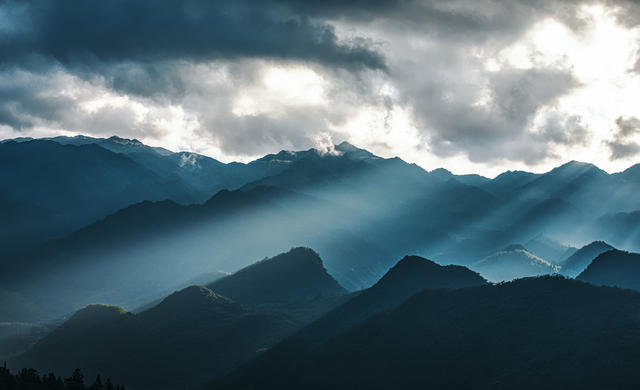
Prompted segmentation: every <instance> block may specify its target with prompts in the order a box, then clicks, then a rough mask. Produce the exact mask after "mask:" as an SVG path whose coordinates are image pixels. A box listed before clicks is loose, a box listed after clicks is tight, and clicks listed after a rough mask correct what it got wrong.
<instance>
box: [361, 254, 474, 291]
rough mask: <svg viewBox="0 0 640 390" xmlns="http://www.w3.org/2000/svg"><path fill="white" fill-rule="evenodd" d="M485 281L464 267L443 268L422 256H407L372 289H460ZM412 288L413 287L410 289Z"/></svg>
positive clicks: (449, 266)
mask: <svg viewBox="0 0 640 390" xmlns="http://www.w3.org/2000/svg"><path fill="white" fill-rule="evenodd" d="M484 283H485V280H484V279H483V278H482V277H481V276H480V275H479V274H477V273H476V272H474V271H471V270H470V269H468V268H466V267H462V266H456V265H447V266H442V265H440V264H438V263H436V262H434V261H431V260H428V259H425V258H423V257H420V256H405V257H403V258H402V259H401V260H400V261H398V262H397V263H396V265H394V266H393V267H392V268H391V269H390V270H389V271H388V272H387V273H386V274H385V275H384V276H383V277H382V278H381V279H380V280H379V281H378V283H376V284H375V285H374V287H372V288H379V287H380V286H384V287H385V288H389V287H390V286H392V285H396V286H397V287H399V286H402V288H403V289H406V288H407V286H414V287H413V288H414V289H415V288H418V287H420V288H421V289H424V288H430V287H431V286H432V285H437V287H436V288H458V287H461V286H469V285H481V284H484ZM409 288H411V287H409Z"/></svg>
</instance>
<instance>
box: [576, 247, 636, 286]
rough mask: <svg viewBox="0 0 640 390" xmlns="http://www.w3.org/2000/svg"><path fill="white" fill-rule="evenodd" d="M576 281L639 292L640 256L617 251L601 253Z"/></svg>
mask: <svg viewBox="0 0 640 390" xmlns="http://www.w3.org/2000/svg"><path fill="white" fill-rule="evenodd" d="M576 279H579V280H582V281H585V282H589V283H592V284H596V285H603V286H617V287H622V288H632V289H634V290H638V291H640V254H638V253H629V252H625V251H619V250H617V249H612V250H610V251H607V252H604V253H601V254H600V255H598V257H596V258H595V259H593V261H592V262H591V264H589V266H588V267H587V268H586V269H585V270H584V271H582V272H581V273H580V275H578V276H577V277H576Z"/></svg>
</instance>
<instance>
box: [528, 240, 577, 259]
mask: <svg viewBox="0 0 640 390" xmlns="http://www.w3.org/2000/svg"><path fill="white" fill-rule="evenodd" d="M524 246H525V247H527V248H528V250H529V251H530V252H531V253H533V254H535V255H536V256H538V257H541V258H543V259H545V260H547V261H549V262H551V263H554V264H558V263H559V262H561V261H562V260H565V259H566V258H567V257H569V256H571V255H572V254H574V253H575V252H576V251H577V250H578V249H577V248H574V247H569V246H566V245H564V244H561V243H559V242H558V241H556V240H554V239H553V238H551V237H547V236H545V235H542V234H538V235H537V236H535V237H534V238H532V239H531V240H529V241H527V242H526V243H525V244H524Z"/></svg>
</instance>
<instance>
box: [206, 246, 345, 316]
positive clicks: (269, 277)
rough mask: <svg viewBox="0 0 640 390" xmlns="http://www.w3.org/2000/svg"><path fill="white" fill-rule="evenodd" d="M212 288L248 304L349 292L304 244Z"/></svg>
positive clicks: (243, 269)
mask: <svg viewBox="0 0 640 390" xmlns="http://www.w3.org/2000/svg"><path fill="white" fill-rule="evenodd" d="M208 287H209V288H211V289H212V290H213V291H216V292H219V293H221V294H223V295H225V296H228V297H230V298H232V299H234V300H236V301H238V302H240V303H247V304H259V303H269V302H287V301H305V300H308V299H312V298H314V297H316V296H318V295H341V294H344V293H346V290H345V289H344V288H343V287H342V286H341V285H340V284H339V283H338V282H337V281H336V280H335V279H334V278H333V277H332V276H331V275H329V273H328V272H327V270H326V269H325V268H324V265H323V263H322V259H321V258H320V256H319V255H318V254H317V253H316V252H315V251H314V250H313V249H310V248H304V247H298V248H293V249H291V250H290V251H289V252H286V253H281V254H279V255H277V256H274V257H271V258H267V259H264V260H262V261H258V262H257V263H254V264H252V265H250V266H248V267H245V268H242V269H241V270H239V271H237V272H236V273H234V274H231V275H229V276H226V277H223V278H221V279H218V280H216V281H215V282H213V283H211V284H210V285H209V286H208Z"/></svg>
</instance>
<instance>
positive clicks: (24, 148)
mask: <svg viewBox="0 0 640 390" xmlns="http://www.w3.org/2000/svg"><path fill="white" fill-rule="evenodd" d="M23 141H24V140H23ZM0 148H1V149H2V150H1V153H0V158H2V159H3V160H2V162H3V164H2V165H0V166H1V167H2V168H0V170H2V169H5V167H10V168H11V169H6V171H1V172H0V173H1V174H2V179H3V183H5V184H6V185H3V186H2V189H0V209H3V210H9V211H11V212H10V213H8V214H10V216H11V218H8V219H3V220H2V221H0V225H2V226H3V227H2V229H4V230H5V231H7V232H9V233H10V234H6V235H2V237H6V239H7V240H8V241H11V245H7V246H2V248H5V249H7V248H9V247H11V246H12V245H13V249H12V250H14V249H15V250H17V249H22V250H27V249H28V251H27V252H24V251H22V253H20V254H16V255H12V256H1V258H2V261H3V271H4V272H3V273H1V274H0V283H2V286H3V289H5V290H7V291H8V292H9V294H10V296H11V297H13V298H12V299H11V300H9V301H5V302H3V303H1V304H2V305H3V306H4V307H2V308H0V311H2V312H4V313H8V317H7V318H8V319H10V320H42V319H49V318H56V317H60V316H64V315H68V314H69V313H72V312H74V311H75V310H77V309H78V308H80V307H83V306H84V305H86V304H88V303H91V302H96V301H98V302H100V301H102V302H111V303H114V304H118V305H121V306H124V307H125V308H127V309H128V310H131V309H133V308H136V307H138V306H140V305H142V304H144V303H146V302H149V301H152V300H154V299H158V298H160V297H162V296H164V295H166V294H167V293H168V292H169V291H172V290H174V289H176V288H179V287H181V286H184V285H185V283H186V282H187V281H189V280H192V279H193V278H194V277H197V276H198V275H200V274H202V273H206V272H210V271H211V270H221V271H225V272H233V271H236V270H238V269H240V268H242V267H244V266H246V265H248V264H249V263H250V262H251V261H253V259H256V258H261V257H263V256H264V255H265V254H275V253H279V252H281V251H282V250H283V249H284V248H290V247H295V246H300V245H303V246H309V247H313V248H315V249H316V250H317V251H318V252H319V253H320V254H321V255H322V257H323V259H324V260H325V265H326V268H327V270H328V271H329V273H330V274H331V275H332V276H334V277H335V278H336V280H337V281H338V282H339V283H340V284H341V285H343V286H344V287H345V288H347V289H349V290H359V289H362V288H366V287H369V286H371V285H372V284H373V283H375V282H376V281H377V280H378V279H379V278H380V277H381V276H382V275H383V274H384V273H385V272H386V271H387V270H388V269H389V268H390V267H391V266H392V265H393V263H390V259H394V258H400V257H401V256H403V255H404V254H406V253H407V252H411V253H418V254H421V255H424V256H427V257H429V258H431V259H433V260H435V261H437V262H440V263H447V264H448V263H455V264H463V265H468V264H471V263H473V262H476V261H478V260H480V259H483V258H485V257H487V256H490V255H492V254H494V253H496V252H497V251H499V250H500V249H501V248H504V247H505V246H507V245H509V244H511V243H515V242H524V243H528V242H529V240H530V239H531V238H532V237H536V236H538V235H539V234H540V233H544V234H545V235H547V236H551V237H553V238H554V239H556V240H558V241H561V242H590V241H593V240H597V239H601V237H600V236H598V235H597V234H596V233H597V232H596V231H595V230H594V225H597V224H598V222H597V221H599V219H598V218H600V216H602V215H605V214H606V215H617V214H616V213H621V212H622V213H633V211H634V210H640V199H638V197H636V196H633V194H636V193H637V192H638V190H639V188H638V187H639V186H640V181H639V180H638V175H636V174H635V173H634V172H636V171H637V169H635V170H634V168H630V169H629V170H627V171H624V172H621V173H617V174H613V175H610V174H607V173H606V172H604V171H601V170H599V169H597V168H596V167H595V166H593V165H589V164H583V163H578V162H571V163H567V164H565V165H563V166H561V167H558V168H556V169H554V170H552V171H550V172H547V173H544V174H528V173H525V172H506V173H504V174H502V175H500V176H498V177H496V178H495V179H488V178H482V177H478V176H473V175H471V176H456V175H453V174H450V173H447V172H443V171H441V170H437V171H435V172H427V171H425V170H423V169H422V168H420V167H418V166H416V165H414V164H408V163H406V162H404V161H402V160H401V159H399V158H390V159H385V158H380V157H378V156H375V155H373V154H371V153H369V152H367V151H365V150H362V149H358V148H356V147H354V146H353V145H350V144H348V143H342V144H340V145H336V146H335V147H334V148H330V149H329V150H328V151H319V150H315V149H310V150H306V151H299V152H289V151H283V152H280V153H277V154H273V155H268V156H265V157H263V158H261V159H258V160H256V161H254V162H251V163H249V164H233V163H232V164H222V163H219V162H217V161H215V160H211V159H208V158H206V157H204V156H199V155H193V154H188V153H171V152H169V151H166V150H164V149H159V148H151V147H148V146H145V145H143V144H141V143H140V142H138V141H135V140H123V139H119V138H113V139H93V138H87V137H74V138H54V139H50V140H30V141H24V142H16V141H11V142H4V143H2V144H1V145H0ZM105 161H106V162H105ZM41 167H44V168H41ZM221 188H229V189H233V188H240V189H238V190H220V191H219V192H217V193H215V192H216V191H218V190H219V189H221ZM611 188H615V189H616V191H614V192H612V191H610V190H609V189H611ZM214 193H215V195H214ZM161 199H170V200H165V201H163V200H161ZM205 199H208V200H206V201H205ZM142 200H155V202H150V201H145V202H142V203H137V204H134V205H132V203H135V202H139V201H142ZM193 202H202V203H200V204H191V205H185V203H193ZM121 207H126V208H123V209H120V210H119V211H117V212H114V211H115V210H117V209H118V208H121ZM112 212H114V213H113V214H109V213H112ZM107 214H109V215H107ZM70 215H71V217H70ZM97 218H103V219H102V220H99V221H96V222H94V223H93V224H91V225H89V226H86V227H85V228H82V229H81V230H78V231H76V232H74V233H71V234H69V232H70V231H71V230H74V229H75V227H74V226H76V227H77V225H82V224H83V223H82V222H81V221H85V222H86V223H89V222H90V221H94V220H95V219H97ZM72 220H73V221H75V222H73V223H67V222H65V221H72ZM7 221H8V222H7ZM5 223H6V224H5ZM594 232H596V233H594ZM23 233H24V234H23ZM25 234H26V235H25ZM58 236H64V238H62V239H59V240H55V241H49V242H48V243H47V244H45V245H43V246H41V247H38V248H35V247H36V246H37V244H38V243H39V242H42V241H43V240H44V239H45V238H47V237H58ZM20 237H22V238H20ZM618 241H624V243H623V245H619V244H618ZM607 242H610V243H611V244H613V245H616V246H617V247H620V248H623V249H628V250H633V249H634V248H633V245H635V244H634V242H633V240H630V239H629V238H628V237H626V236H625V238H624V239H622V238H621V239H620V240H618V239H617V238H615V237H614V238H613V239H609V238H607ZM20 243H21V244H20ZM247 243H250V244H247ZM525 246H526V247H527V248H528V249H529V250H530V251H531V252H532V253H533V254H535V255H536V256H538V257H540V258H542V259H544V260H546V261H548V262H549V263H551V264H553V265H557V264H556V262H555V261H556V260H555V257H556V256H560V255H552V256H550V257H546V255H542V254H540V253H538V252H537V250H538V249H539V248H535V249H534V248H530V247H528V246H527V245H526V244H525ZM556 249H557V248H556ZM3 250H4V249H3ZM7 250H8V249H7ZM239 254H241V255H239ZM552 257H553V258H552ZM125 266H126V268H127V272H120V271H119V270H120V269H122V267H125ZM517 276H523V275H517ZM114 286H117V287H114ZM12 302H13V303H12ZM17 302H27V303H28V304H26V306H29V307H34V308H35V307H44V308H45V311H40V310H24V308H23V307H24V306H25V305H24V304H18V303H17ZM34 311H35V312H36V313H40V315H35V316H31V315H30V314H29V313H30V312H34ZM25 315H26V316H25Z"/></svg>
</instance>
